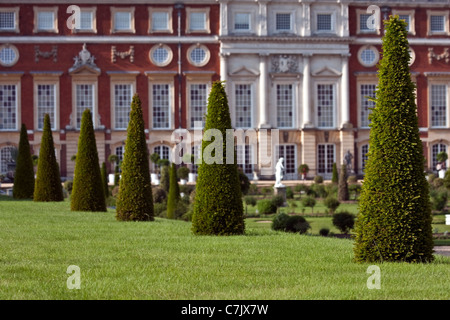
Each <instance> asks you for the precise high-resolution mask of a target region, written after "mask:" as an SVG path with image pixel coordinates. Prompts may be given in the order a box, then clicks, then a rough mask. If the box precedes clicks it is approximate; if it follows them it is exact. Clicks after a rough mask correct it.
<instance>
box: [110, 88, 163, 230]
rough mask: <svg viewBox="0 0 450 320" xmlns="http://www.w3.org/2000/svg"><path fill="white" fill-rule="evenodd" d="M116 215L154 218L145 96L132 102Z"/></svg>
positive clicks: (134, 219)
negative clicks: (142, 99)
mask: <svg viewBox="0 0 450 320" xmlns="http://www.w3.org/2000/svg"><path fill="white" fill-rule="evenodd" d="M116 218H117V219H118V220H122V221H153V220H154V211H153V196H152V188H151V184H150V168H149V156H148V149H147V142H146V139H145V132H144V118H143V115H142V107H141V100H140V99H139V96H138V95H137V94H135V95H134V96H133V101H132V102H131V111H130V122H129V123H128V129H127V140H126V142H125V152H124V155H123V162H122V178H121V179H120V183H119V194H118V196H117V201H116Z"/></svg>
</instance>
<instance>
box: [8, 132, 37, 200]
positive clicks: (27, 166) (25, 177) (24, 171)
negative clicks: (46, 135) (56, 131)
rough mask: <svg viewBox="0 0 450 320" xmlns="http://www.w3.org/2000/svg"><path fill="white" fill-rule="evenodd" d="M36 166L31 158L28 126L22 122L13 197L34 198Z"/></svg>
mask: <svg viewBox="0 0 450 320" xmlns="http://www.w3.org/2000/svg"><path fill="white" fill-rule="evenodd" d="M33 193H34V167H33V159H32V158H31V151H30V143H29V141H28V134H27V128H26V126H25V124H22V128H21V131H20V141H19V151H18V156H17V162H16V173H15V175H14V187H13V197H14V198H15V199H33Z"/></svg>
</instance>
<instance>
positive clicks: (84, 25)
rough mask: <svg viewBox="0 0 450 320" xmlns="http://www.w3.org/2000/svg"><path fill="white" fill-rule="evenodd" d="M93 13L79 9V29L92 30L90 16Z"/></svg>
mask: <svg viewBox="0 0 450 320" xmlns="http://www.w3.org/2000/svg"><path fill="white" fill-rule="evenodd" d="M92 16H93V14H92V12H90V11H81V13H80V29H82V30H92V29H93V27H92V20H93V19H92V18H93V17H92Z"/></svg>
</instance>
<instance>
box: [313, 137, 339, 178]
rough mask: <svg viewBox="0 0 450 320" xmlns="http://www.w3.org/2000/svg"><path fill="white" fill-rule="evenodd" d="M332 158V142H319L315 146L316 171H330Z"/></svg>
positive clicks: (322, 172) (323, 172)
mask: <svg viewBox="0 0 450 320" xmlns="http://www.w3.org/2000/svg"><path fill="white" fill-rule="evenodd" d="M334 158H335V156H334V145H333V144H319V145H318V146H317V162H318V173H320V174H329V173H332V172H333V163H334Z"/></svg>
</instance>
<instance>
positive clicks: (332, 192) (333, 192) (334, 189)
mask: <svg viewBox="0 0 450 320" xmlns="http://www.w3.org/2000/svg"><path fill="white" fill-rule="evenodd" d="M338 189H339V187H338V185H337V184H336V183H329V184H326V185H325V192H326V193H327V197H337V194H338Z"/></svg>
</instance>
